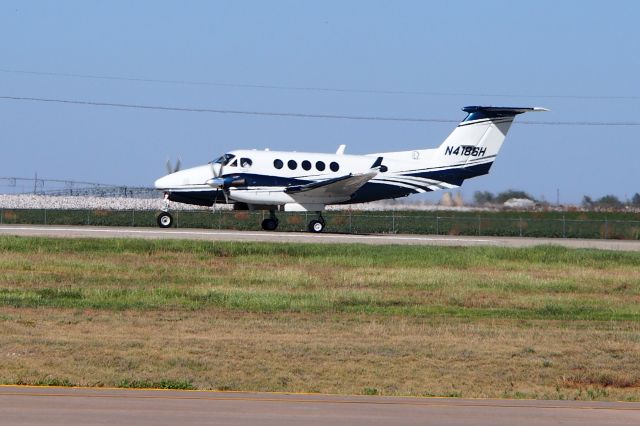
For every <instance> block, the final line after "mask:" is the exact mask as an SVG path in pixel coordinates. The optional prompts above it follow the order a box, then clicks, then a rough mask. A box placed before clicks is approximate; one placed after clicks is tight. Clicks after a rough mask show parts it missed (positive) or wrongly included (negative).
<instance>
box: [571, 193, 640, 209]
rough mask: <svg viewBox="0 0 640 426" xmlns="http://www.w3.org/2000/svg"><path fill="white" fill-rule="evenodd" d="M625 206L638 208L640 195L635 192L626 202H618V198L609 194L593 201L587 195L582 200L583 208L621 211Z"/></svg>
mask: <svg viewBox="0 0 640 426" xmlns="http://www.w3.org/2000/svg"><path fill="white" fill-rule="evenodd" d="M627 206H630V207H640V194H638V193H637V192H636V193H635V194H634V195H633V197H631V200H630V201H627V202H623V201H620V199H619V198H618V197H616V196H615V195H610V194H609V195H605V196H603V197H600V198H598V199H593V198H591V197H590V196H588V195H585V196H584V197H583V198H582V207H585V208H602V209H621V208H623V207H627Z"/></svg>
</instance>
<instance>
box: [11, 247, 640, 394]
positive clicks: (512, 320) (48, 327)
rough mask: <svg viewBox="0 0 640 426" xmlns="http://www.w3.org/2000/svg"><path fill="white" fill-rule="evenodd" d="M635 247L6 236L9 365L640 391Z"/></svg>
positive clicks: (242, 382) (33, 374) (374, 384)
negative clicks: (631, 249)
mask: <svg viewBox="0 0 640 426" xmlns="http://www.w3.org/2000/svg"><path fill="white" fill-rule="evenodd" d="M639 301H640V253H623V252H605V251H593V250H568V249H563V248H559V247H538V248H533V249H501V248H490V247H474V248H450V247H411V246H407V247H398V246H382V247H369V246H360V245H335V246H334V245H321V246H320V245H294V244H250V243H219V242H216V243H211V242H195V241H194V242H189V241H139V240H65V239H45V238H18V237H3V238H0V348H1V350H0V381H1V382H4V383H29V384H61V385H91V386H135V387H148V386H158V387H176V388H198V389H232V390H262V391H305V392H329V393H356V394H358V393H365V394H376V393H377V394H385V395H417V396H420V395H442V396H463V397H483V396H488V397H527V398H554V399H555V398H559V399H561V398H579V399H618V400H640V367H638V365H640V307H639V305H638V302H639Z"/></svg>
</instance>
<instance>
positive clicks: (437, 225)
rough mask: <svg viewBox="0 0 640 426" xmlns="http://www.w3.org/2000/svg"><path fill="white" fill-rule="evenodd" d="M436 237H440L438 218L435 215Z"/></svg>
mask: <svg viewBox="0 0 640 426" xmlns="http://www.w3.org/2000/svg"><path fill="white" fill-rule="evenodd" d="M436 235H440V218H439V217H438V214H437V213H436Z"/></svg>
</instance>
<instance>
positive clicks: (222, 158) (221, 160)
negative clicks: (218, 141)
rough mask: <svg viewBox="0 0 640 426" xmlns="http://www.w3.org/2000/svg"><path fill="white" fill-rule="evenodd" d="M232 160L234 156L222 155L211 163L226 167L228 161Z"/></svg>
mask: <svg viewBox="0 0 640 426" xmlns="http://www.w3.org/2000/svg"><path fill="white" fill-rule="evenodd" d="M234 158H235V155H233V154H224V155H221V156H220V157H218V158H217V159H215V160H213V161H212V163H213V164H220V165H223V166H226V165H227V164H228V163H229V161H231V160H233V159H234Z"/></svg>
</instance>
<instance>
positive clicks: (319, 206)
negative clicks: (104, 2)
mask: <svg viewBox="0 0 640 426" xmlns="http://www.w3.org/2000/svg"><path fill="white" fill-rule="evenodd" d="M462 110H463V111H465V112H466V113H467V116H466V118H465V119H464V120H462V122H461V123H460V124H458V126H457V127H456V128H455V129H454V130H453V132H452V133H451V134H450V135H449V137H447V139H445V141H444V142H443V143H442V145H440V146H439V147H437V148H432V149H420V150H415V151H396V152H383V153H376V154H367V155H347V154H344V148H345V147H344V145H341V146H340V147H339V148H338V151H337V152H336V153H335V154H323V153H310V152H289V151H269V150H265V151H258V150H235V151H230V152H228V153H226V154H224V155H222V156H221V157H219V158H218V159H216V160H214V161H212V162H210V163H209V164H206V165H202V166H198V167H193V168H190V169H186V170H180V171H175V172H174V173H170V174H168V175H167V176H164V177H162V178H160V179H158V180H157V181H156V182H155V187H156V188H157V189H159V190H161V191H164V193H165V201H166V203H165V205H164V207H163V209H162V212H161V213H160V214H159V215H158V225H160V227H163V228H168V227H170V226H171V225H172V224H173V217H172V216H171V214H170V213H169V201H176V202H180V203H186V204H195V205H201V206H213V205H214V204H216V203H228V204H229V203H230V204H233V205H234V208H235V209H239V210H244V209H249V210H269V212H270V217H269V218H267V219H265V220H263V221H262V229H264V230H267V231H273V230H275V229H276V228H277V227H278V219H277V217H276V211H278V210H280V211H313V212H317V213H318V218H317V219H313V220H312V221H310V222H309V226H308V229H309V231H311V232H321V231H322V230H323V229H324V228H325V221H324V219H323V218H322V211H323V210H324V208H325V206H327V205H329V204H350V203H363V202H368V201H375V200H382V199H387V198H399V197H406V196H408V195H410V194H415V193H420V192H429V191H436V190H439V189H448V188H456V187H459V186H460V185H462V182H464V181H465V179H469V178H472V177H476V176H480V175H484V174H487V173H489V169H490V168H491V165H492V164H493V162H494V161H495V159H496V156H497V155H498V151H499V150H500V147H501V146H502V143H503V142H504V139H505V137H506V135H507V131H508V130H509V127H510V126H511V123H512V122H513V119H514V118H515V116H516V115H518V114H522V113H524V112H528V111H546V109H544V108H508V107H483V106H468V107H464V108H462Z"/></svg>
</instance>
